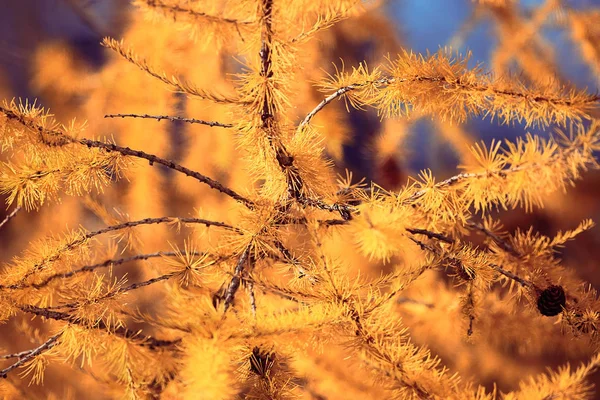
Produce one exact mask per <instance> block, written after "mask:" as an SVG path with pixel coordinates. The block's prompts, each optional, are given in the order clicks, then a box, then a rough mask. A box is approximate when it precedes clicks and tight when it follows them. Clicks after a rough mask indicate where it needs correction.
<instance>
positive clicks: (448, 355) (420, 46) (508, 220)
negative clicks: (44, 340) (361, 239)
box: [0, 0, 600, 389]
mask: <svg viewBox="0 0 600 400" xmlns="http://www.w3.org/2000/svg"><path fill="white" fill-rule="evenodd" d="M215 1H217V0H215ZM501 3H504V5H501ZM366 4H367V6H368V10H369V12H368V13H366V14H365V15H363V16H360V17H357V18H351V19H350V20H348V21H345V22H344V23H342V24H339V25H337V26H336V27H335V28H334V29H332V31H331V32H327V33H324V34H323V36H322V37H321V41H320V43H319V44H318V45H315V46H316V47H315V49H313V50H314V54H316V55H317V56H315V59H317V60H318V61H319V65H320V66H319V71H320V69H322V68H325V69H327V68H328V67H327V66H331V65H332V63H337V64H338V65H339V60H340V59H343V60H344V61H345V64H346V65H347V66H348V65H356V64H357V63H358V62H360V61H361V60H367V62H368V64H369V65H370V66H375V65H377V64H378V63H379V62H381V61H382V58H381V56H382V55H385V54H386V53H389V54H392V55H393V54H394V53H395V52H396V53H397V52H399V51H400V50H401V49H406V50H407V51H413V52H417V53H423V54H425V53H427V52H431V53H434V52H436V51H437V50H438V49H440V48H444V47H451V48H452V49H453V50H454V51H456V52H458V53H461V54H463V55H465V54H467V53H468V52H471V53H472V55H471V58H470V65H472V66H475V65H477V64H478V63H482V64H483V68H484V69H485V70H490V71H493V73H494V74H497V75H500V76H501V75H505V74H516V75H518V76H520V77H521V78H522V79H523V80H524V81H526V82H528V83H531V84H536V83H537V84H553V85H558V86H564V87H566V88H573V89H586V88H587V90H588V91H589V92H592V93H596V92H598V88H599V85H600V0H594V1H592V0H563V1H558V0H520V1H507V2H501V1H492V0H488V1H480V2H476V1H471V0H390V1H380V2H372V1H370V2H367V3H366ZM132 10H133V8H132V7H131V4H130V2H129V1H127V0H96V1H94V0H19V1H13V0H0V99H11V98H21V99H22V100H23V101H29V102H34V101H36V102H37V103H38V104H42V105H44V106H45V107H49V108H50V109H51V110H52V112H53V113H54V114H55V115H56V117H57V119H58V120H59V121H62V122H67V121H69V120H70V119H72V118H74V117H77V118H78V119H83V120H86V119H87V120H88V121H89V124H90V130H89V132H90V133H91V135H95V136H102V135H105V136H111V135H113V134H114V135H115V136H116V137H117V138H118V140H119V142H120V143H123V144H126V145H131V146H135V145H136V144H137V146H136V147H138V148H144V149H145V150H147V151H149V152H156V153H161V154H163V155H164V153H165V152H164V151H163V150H164V149H167V148H168V152H167V153H168V154H167V155H168V156H169V157H170V158H172V159H174V160H176V161H179V162H182V163H183V164H184V165H189V166H192V167H194V168H197V169H198V170H200V171H203V172H207V173H208V175H210V176H214V177H217V178H219V179H220V180H221V179H223V180H225V181H227V182H229V183H230V184H231V185H232V186H234V187H239V186H238V185H242V184H243V181H244V179H245V178H244V177H245V175H243V174H237V175H236V173H235V172H234V171H237V170H238V169H239V168H241V166H239V165H238V164H235V163H236V161H235V155H234V149H235V143H234V142H233V141H227V139H225V138H223V137H217V138H215V137H214V136H213V137H212V138H211V139H208V138H207V139H195V138H193V139H191V138H188V137H187V136H185V137H183V136H180V135H179V133H180V132H181V130H182V128H181V127H180V126H178V125H176V124H168V123H166V122H162V123H161V124H162V125H157V124H154V125H153V124H152V122H142V123H139V122H137V121H136V122H131V123H129V122H127V123H129V124H130V125H119V124H120V122H105V121H103V118H102V116H103V115H104V114H105V113H109V112H123V113H126V112H140V113H155V114H164V113H168V111H169V110H170V111H171V112H172V113H174V114H179V115H185V116H187V117H196V118H202V117H205V119H216V120H218V119H219V118H218V117H221V116H223V115H225V116H227V114H226V113H225V112H223V111H220V110H218V109H210V110H208V111H207V108H206V107H197V106H193V105H191V103H190V102H187V101H186V99H184V98H182V97H181V96H178V95H176V94H169V97H168V98H167V97H163V94H157V93H163V92H161V90H162V89H160V87H159V88H158V89H155V88H154V86H153V85H151V86H152V87H148V86H147V85H148V82H149V81H148V80H147V79H146V78H140V80H139V81H137V80H136V79H137V78H135V79H134V78H132V76H134V75H130V74H132V72H130V70H134V69H135V68H133V69H131V67H130V66H128V67H126V66H125V63H124V62H122V61H119V62H117V61H115V60H114V56H113V55H112V54H109V53H108V51H107V50H106V49H104V48H102V47H101V46H100V41H101V40H102V38H103V37H105V36H111V37H114V38H117V39H119V38H121V37H123V36H126V37H128V38H129V41H130V42H132V43H134V44H135V45H137V46H138V47H140V48H143V52H142V53H143V55H144V56H146V57H149V58H152V59H155V61H156V62H157V63H159V64H160V65H161V66H164V65H166V68H165V69H166V70H169V71H173V70H177V72H180V73H181V74H182V75H184V76H187V77H189V78H190V79H191V80H192V81H194V82H200V85H201V84H202V81H206V82H211V83H212V82H214V80H215V79H217V78H215V77H214V76H213V75H212V72H211V71H213V69H221V70H223V71H225V72H230V71H235V70H236V68H239V67H236V66H235V65H234V66H231V65H229V64H228V63H231V62H232V61H231V57H227V52H226V51H224V52H223V55H224V56H223V57H221V58H218V59H217V58H215V59H213V58H209V57H207V56H206V55H205V53H203V51H204V50H203V49H197V50H190V48H192V47H193V45H194V41H193V40H187V39H169V40H166V39H161V38H162V36H161V37H159V35H157V34H156V32H155V31H154V29H155V28H153V27H152V25H151V24H150V23H149V22H148V21H146V20H145V19H144V18H143V16H140V15H137V14H136V13H132ZM156 29H158V30H159V31H160V30H161V29H166V28H162V27H161V28H156ZM169 33H170V35H171V36H170V37H174V35H177V34H178V33H177V31H176V30H173V31H169ZM182 35H183V34H182ZM184 36H185V35H184ZM170 51H173V53H174V54H171V53H170ZM190 54H191V55H192V56H193V57H195V58H191V59H193V60H196V63H195V64H194V68H192V67H190V66H186V67H182V66H183V64H184V63H188V61H187V60H190V58H183V57H184V56H185V57H190V56H189V55H190ZM181 61H183V63H182V62H181ZM178 62H179V63H178ZM315 64H316V63H315ZM215 66H216V67H215ZM179 67H181V70H179V69H178V68H179ZM127 68H129V69H127ZM316 70H317V68H315V71H316ZM332 70H333V69H332V67H331V68H329V70H327V72H331V71H332ZM122 74H123V75H122ZM323 75H324V74H323V73H320V76H321V77H322V76H323ZM315 76H319V73H316V75H315ZM315 76H311V77H312V78H314V77H315ZM123 82H126V83H127V84H128V85H131V88H130V89H128V90H129V91H126V90H125V89H124V88H122V87H119V86H120V85H122V83H123ZM152 83H154V82H152ZM140 89H141V90H142V91H146V90H147V93H146V92H144V97H135V96H136V95H139V96H141V95H140V94H139V92H140ZM303 96H304V95H302V96H300V97H301V100H302V101H305V103H306V104H305V105H302V106H299V110H300V111H303V110H310V109H311V108H312V107H313V106H314V104H316V103H317V102H318V101H319V99H320V98H322V96H323V94H322V93H319V92H316V91H315V93H312V92H310V93H309V94H307V95H306V96H307V98H305V97H303ZM194 107H196V108H194ZM338 108H339V109H338V110H337V113H336V114H335V115H334V117H335V118H336V119H340V120H343V122H344V124H343V125H344V132H337V133H336V132H334V133H332V134H331V135H333V136H331V137H327V142H328V144H327V146H328V147H327V150H328V152H329V154H330V156H331V157H332V158H333V159H334V160H335V161H336V165H337V166H338V168H339V170H340V173H342V171H343V169H344V168H347V169H349V170H351V171H352V172H353V173H354V176H355V177H363V176H364V177H366V178H367V180H372V181H375V182H377V183H379V184H381V185H382V186H383V187H384V188H386V189H390V190H394V189H398V188H399V187H401V186H402V185H403V184H404V183H406V180H407V177H408V176H415V175H416V174H417V173H418V172H419V170H421V169H424V168H429V169H431V170H432V171H433V173H434V175H435V176H436V177H437V179H438V181H439V180H442V179H444V178H447V177H449V176H452V175H454V174H456V173H457V172H458V171H459V170H458V168H457V166H458V165H460V164H461V163H465V162H468V161H469V157H470V154H469V151H468V148H469V146H470V145H471V144H473V143H474V142H476V141H478V140H484V141H485V142H486V143H487V144H489V143H490V141H491V140H492V139H503V138H508V139H514V138H515V137H517V136H523V135H525V133H526V132H532V133H535V134H539V135H541V136H544V137H547V136H548V134H550V133H551V132H552V131H553V129H555V128H556V127H550V128H548V129H545V130H540V129H539V128H536V127H529V128H527V129H526V128H525V127H524V126H522V125H521V124H519V123H518V122H515V123H514V124H511V125H510V126H507V125H501V124H499V123H497V121H492V122H490V120H489V119H483V118H474V119H471V120H469V121H468V122H467V123H465V124H463V125H451V124H448V123H447V122H444V121H439V120H436V119H431V118H429V117H427V118H421V117H420V116H418V115H417V116H413V117H411V118H410V119H400V120H392V121H381V120H380V118H379V117H378V116H377V115H375V114H373V113H372V112H362V111H350V112H349V113H346V110H345V107H344V106H343V104H341V102H340V104H339V107H338ZM332 112H335V110H333V111H332ZM203 114H204V115H203ZM300 114H301V113H300ZM214 115H216V117H214V118H212V117H213V116H214ZM325 115H326V114H325V113H323V116H325ZM340 115H343V116H340ZM225 118H226V117H225ZM123 124H125V122H124V123H123ZM134 124H138V125H134ZM132 127H134V128H132ZM149 128H152V129H153V130H152V133H151V134H150V133H148V132H149V131H148V129H149ZM195 129H196V128H195ZM197 129H201V128H197ZM209 129H210V128H209ZM566 129H568V127H567V128H566ZM158 130H160V132H158ZM159 133H160V136H158V135H159ZM186 134H187V133H186ZM211 134H212V132H211ZM328 134H329V133H328ZM336 134H338V136H335V135H336ZM86 135H87V133H86ZM155 135H157V136H155ZM157 137H160V139H159V142H155V140H156V138H157ZM199 140H213V142H210V143H211V144H210V145H212V146H219V148H221V149H224V150H222V152H221V153H219V154H220V155H219V156H218V159H215V160H210V161H205V160H198V157H195V158H194V157H193V156H190V155H189V154H187V153H188V152H187V151H186V150H185V149H186V148H188V147H189V148H193V146H199V147H198V148H199V149H202V148H203V147H202V146H205V145H206V143H204V142H200V141H199ZM151 142H152V143H151ZM227 149H230V150H229V151H227ZM190 153H193V151H190ZM0 157H5V155H2V154H0ZM209 162H210V163H211V164H210V165H209V164H208V163H209ZM156 171H158V172H156ZM144 173H146V172H144ZM147 174H148V176H141V177H140V179H138V181H136V182H132V183H120V184H119V185H117V189H116V190H115V192H114V193H112V192H108V193H107V194H104V195H103V198H102V199H100V200H98V199H95V200H86V202H87V203H86V206H85V207H80V206H79V205H75V204H76V203H75V202H74V200H73V199H70V198H67V199H64V200H63V201H62V202H61V203H60V204H58V205H56V206H54V205H53V206H52V207H44V208H42V209H41V210H40V211H38V212H32V213H27V214H25V213H21V214H20V215H18V216H17V217H16V218H15V220H14V221H11V224H10V225H9V226H7V227H6V228H5V229H3V230H2V231H0V261H7V260H9V259H10V258H11V257H12V256H14V255H15V254H19V252H21V251H22V250H23V248H24V245H25V244H26V243H27V242H28V241H30V240H33V239H34V238H39V237H43V236H44V235H47V234H53V233H58V232H60V231H61V230H63V229H65V228H66V227H67V226H70V227H74V226H77V224H79V223H84V224H92V225H93V224H101V221H100V220H101V219H102V218H99V217H98V215H99V214H102V213H101V212H99V211H98V210H99V208H98V207H97V204H95V203H94V201H96V200H97V201H98V202H99V203H103V204H111V205H118V207H119V208H120V209H121V210H124V212H126V213H129V214H131V215H132V217H134V216H138V215H139V216H141V217H147V216H151V215H152V216H154V215H184V214H183V213H182V212H176V211H181V210H189V209H190V206H192V207H195V206H198V207H204V208H206V209H211V208H210V207H211V205H213V206H215V208H214V209H215V210H217V211H215V212H216V213H217V214H218V213H219V211H218V210H220V208H219V207H220V206H217V205H218V204H219V203H218V202H219V201H221V200H219V199H218V198H216V197H215V198H213V197H211V196H212V194H210V193H208V191H206V192H203V191H202V190H203V189H199V191H198V192H195V191H192V189H190V188H188V187H186V185H185V184H182V183H180V182H179V181H175V178H174V179H173V180H171V179H170V178H169V175H168V172H165V171H162V170H160V169H153V170H152V171H150V172H147ZM151 174H156V175H151ZM167 178H169V179H167ZM140 182H141V183H140ZM148 190H149V191H150V192H151V193H152V194H151V195H149V194H148ZM194 190H195V189H194ZM156 191H162V192H168V193H169V196H168V198H164V194H163V195H162V196H163V197H161V194H158V193H155V192H156ZM198 198H202V199H203V201H202V202H201V203H200V202H197V200H195V199H198ZM149 199H150V200H149ZM156 199H158V200H156ZM211 199H212V201H213V203H211ZM1 200H3V199H1ZM154 200H156V202H153V201H154ZM77 204H78V203H77ZM8 212H10V210H5V209H4V208H2V209H0V220H2V219H3V218H4V216H5V215H6V214H7V213H8ZM94 215H95V216H94ZM497 215H498V216H499V217H500V218H501V220H502V222H503V223H504V226H505V228H506V229H507V230H508V231H511V232H513V231H514V230H515V229H517V227H521V228H522V229H527V228H528V227H529V226H533V227H534V229H535V230H537V231H539V232H540V233H542V234H547V235H553V234H555V233H556V232H557V231H558V230H565V229H570V228H574V227H575V226H576V225H577V224H578V223H579V222H580V221H581V220H582V219H584V218H592V219H593V220H595V221H596V222H598V221H600V174H598V172H595V171H592V172H588V173H586V174H585V176H584V178H583V180H582V181H580V182H578V183H577V185H576V186H575V187H574V188H570V190H569V191H568V192H567V193H556V194H555V195H553V196H552V197H551V198H548V199H546V205H545V208H543V209H536V210H533V211H532V212H529V213H526V212H523V211H520V210H516V211H510V212H503V211H502V210H500V211H498V213H497ZM94 218H95V219H94ZM82 221H83V222H82ZM599 232H600V229H598V228H595V229H593V230H592V231H589V232H586V233H584V234H582V235H581V236H579V237H578V239H577V240H576V241H575V242H574V243H572V244H569V245H568V247H567V248H566V249H564V251H563V252H562V253H561V255H560V256H561V257H562V258H563V261H564V263H565V265H567V266H569V267H571V268H574V269H575V270H576V271H577V274H578V277H579V278H581V279H582V280H584V281H587V282H590V283H591V284H592V285H593V286H594V287H596V288H600V273H598V272H599V271H600V234H599ZM23 238H27V239H28V240H26V241H23ZM142 239H143V242H144V243H145V244H147V245H150V244H151V243H153V242H157V241H162V242H164V240H163V239H162V238H161V237H160V236H157V235H156V231H153V232H152V234H151V235H150V234H148V235H146V236H145V234H144V233H142ZM474 240H477V238H475V239H474ZM163 247H164V246H163ZM148 301H150V300H148ZM407 307H408V308H407V309H406V310H404V311H403V312H404V317H405V319H406V321H407V324H409V325H410V323H411V312H412V311H411V310H410V306H407ZM442 311H443V310H442ZM432 315H435V314H432ZM517 317H518V316H517ZM516 321H517V319H513V320H511V321H508V322H506V321H505V322H506V323H516ZM415 329H416V332H419V330H418V326H417V327H416V328H415ZM421 333H423V336H422V338H423V339H422V341H423V342H425V343H428V344H429V345H430V346H431V348H432V349H433V350H434V352H435V353H436V354H440V355H442V358H443V359H444V360H446V361H448V360H451V361H448V364H450V365H452V364H453V365H452V367H454V368H456V369H457V370H460V371H461V373H463V374H464V375H465V376H467V377H468V376H477V378H478V380H479V381H480V382H482V383H483V384H487V385H488V386H490V387H491V382H498V383H499V387H500V388H501V389H510V388H514V386H515V385H516V382H518V380H519V379H520V378H521V377H522V376H524V375H522V374H531V373H535V372H542V371H543V370H544V367H545V366H550V367H553V366H556V365H560V364H562V363H563V362H565V361H566V360H570V361H576V360H578V359H580V360H585V359H586V357H588V355H589V354H586V351H583V350H581V349H580V348H577V346H576V345H573V348H569V349H567V348H565V349H562V350H557V347H552V346H546V347H544V346H543V345H539V346H538V347H539V348H536V350H535V351H533V352H528V351H526V350H523V349H524V348H526V347H527V346H525V343H521V342H520V341H521V339H520V338H518V337H517V338H509V339H507V340H510V341H511V342H510V343H511V346H512V347H510V346H509V345H508V344H506V345H505V346H504V347H502V349H501V350H497V349H496V350H497V354H496V353H493V351H492V350H490V348H486V349H487V350H486V351H488V352H489V354H496V362H489V363H488V364H486V365H485V366H482V365H477V364H476V363H474V362H473V358H469V357H467V356H464V357H465V358H464V359H463V358H460V357H458V356H457V355H456V352H457V349H462V347H460V346H459V345H458V344H457V345H456V346H454V348H452V347H453V346H449V343H447V342H445V340H447V339H445V338H443V337H436V335H435V333H432V332H431V331H429V332H425V331H423V332H421ZM438 336H439V335H438ZM505 339H506V338H505ZM543 339H548V341H549V343H552V340H554V339H551V338H543V337H542V339H540V340H543ZM418 341H419V339H417V342H418ZM521 345H523V347H522V346H521ZM528 345H531V343H528ZM461 346H462V345H461ZM492 346H494V344H490V345H489V347H492ZM22 347H23V348H26V347H27V346H25V345H23V346H22ZM498 347H501V346H498ZM528 349H529V350H531V348H529V347H528ZM490 357H492V356H490ZM452 360H453V361H452ZM509 360H510V361H509ZM502 365H505V366H507V367H506V368H505V370H498V368H500V369H501V367H500V366H502ZM509 367H510V368H509ZM511 368H512V370H510V369H511Z"/></svg>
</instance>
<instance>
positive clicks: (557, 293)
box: [537, 285, 567, 317]
mask: <svg viewBox="0 0 600 400" xmlns="http://www.w3.org/2000/svg"><path fill="white" fill-rule="evenodd" d="M566 302H567V299H566V296H565V290H564V289H563V288H562V286H558V285H551V286H548V287H547V288H546V289H544V291H543V292H542V293H541V294H540V296H539V297H538V301H537V308H538V310H539V311H540V313H541V314H542V315H545V316H547V317H553V316H555V315H558V314H560V313H561V312H562V310H563V308H564V307H565V304H566Z"/></svg>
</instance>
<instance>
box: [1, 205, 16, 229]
mask: <svg viewBox="0 0 600 400" xmlns="http://www.w3.org/2000/svg"><path fill="white" fill-rule="evenodd" d="M19 211H21V207H17V208H15V209H14V210H12V212H11V213H10V214H8V215H7V216H6V218H4V219H3V220H2V222H0V229H2V227H3V226H4V225H5V224H6V223H7V222H8V221H10V220H11V219H13V218H14V217H15V216H16V215H17V214H18V213H19Z"/></svg>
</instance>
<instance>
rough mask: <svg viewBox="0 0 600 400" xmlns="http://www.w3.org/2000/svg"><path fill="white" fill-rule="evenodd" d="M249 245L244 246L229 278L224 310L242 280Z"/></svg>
mask: <svg viewBox="0 0 600 400" xmlns="http://www.w3.org/2000/svg"><path fill="white" fill-rule="evenodd" d="M250 247H251V245H248V246H247V247H246V249H245V250H244V252H243V253H242V255H241V256H240V258H239V260H238V262H237V264H236V266H235V270H234V273H233V277H232V278H231V281H230V282H229V286H228V287H227V290H226V292H225V311H227V310H228V309H229V306H231V303H232V302H233V299H234V297H235V293H236V292H237V290H238V289H239V287H240V283H241V282H242V273H243V272H244V266H245V265H246V261H247V260H248V256H249V254H250Z"/></svg>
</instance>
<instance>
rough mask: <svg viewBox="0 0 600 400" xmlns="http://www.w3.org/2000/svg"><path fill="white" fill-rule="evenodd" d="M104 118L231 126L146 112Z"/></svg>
mask: <svg viewBox="0 0 600 400" xmlns="http://www.w3.org/2000/svg"><path fill="white" fill-rule="evenodd" d="M104 118H145V119H155V120H157V121H162V120H163V119H164V120H167V121H171V122H176V121H177V122H187V123H188V124H201V125H208V126H210V127H219V128H232V127H233V124H224V123H222V122H216V121H204V120H202V119H196V118H184V117H177V116H171V115H148V114H106V115H105V116H104Z"/></svg>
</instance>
